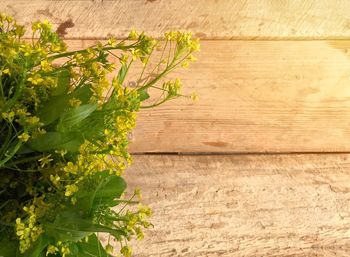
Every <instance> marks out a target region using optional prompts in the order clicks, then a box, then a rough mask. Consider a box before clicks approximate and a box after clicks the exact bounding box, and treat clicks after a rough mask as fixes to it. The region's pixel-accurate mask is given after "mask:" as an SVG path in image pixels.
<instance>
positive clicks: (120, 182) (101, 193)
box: [93, 175, 126, 205]
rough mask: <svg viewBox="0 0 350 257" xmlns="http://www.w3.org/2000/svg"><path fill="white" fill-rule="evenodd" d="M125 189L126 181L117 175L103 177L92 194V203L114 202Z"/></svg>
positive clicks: (108, 203)
mask: <svg viewBox="0 0 350 257" xmlns="http://www.w3.org/2000/svg"><path fill="white" fill-rule="evenodd" d="M125 189H126V182H125V181H124V179H122V178H121V177H119V176H115V175H111V176H108V177H106V178H105V179H103V180H102V181H101V182H100V184H99V185H98V186H97V188H96V190H95V192H94V195H93V205H98V204H107V205H110V204H112V203H114V201H113V200H114V199H115V198H119V197H120V196H121V195H122V193H123V192H124V190H125Z"/></svg>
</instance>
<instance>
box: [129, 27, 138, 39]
mask: <svg viewBox="0 0 350 257" xmlns="http://www.w3.org/2000/svg"><path fill="white" fill-rule="evenodd" d="M138 37H139V33H137V31H136V30H134V29H133V30H131V31H130V33H129V36H128V38H129V39H130V40H137V39H138Z"/></svg>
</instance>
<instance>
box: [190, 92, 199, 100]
mask: <svg viewBox="0 0 350 257" xmlns="http://www.w3.org/2000/svg"><path fill="white" fill-rule="evenodd" d="M190 98H191V99H192V100H193V101H197V100H198V95H197V93H195V92H193V93H192V94H191V96H190Z"/></svg>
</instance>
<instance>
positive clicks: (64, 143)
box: [27, 132, 84, 152]
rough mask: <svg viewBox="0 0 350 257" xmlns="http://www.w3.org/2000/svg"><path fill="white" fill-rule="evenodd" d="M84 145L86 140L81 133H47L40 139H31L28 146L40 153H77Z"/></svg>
mask: <svg viewBox="0 0 350 257" xmlns="http://www.w3.org/2000/svg"><path fill="white" fill-rule="evenodd" d="M83 143H84V138H83V136H82V135H81V133H79V132H67V133H63V132H47V133H45V134H43V135H41V136H40V137H38V138H35V139H30V140H29V141H28V143H27V144H28V146H29V147H30V148H31V149H33V150H35V151H39V152H46V151H50V150H60V149H66V150H67V151H69V152H77V151H78V150H79V147H80V146H81V145H82V144H83Z"/></svg>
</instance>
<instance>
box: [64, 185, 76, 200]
mask: <svg viewBox="0 0 350 257" xmlns="http://www.w3.org/2000/svg"><path fill="white" fill-rule="evenodd" d="M77 191H78V187H77V186H76V185H67V186H66V192H65V194H64V195H65V196H67V197H68V196H72V195H73V194H74V193H76V192H77Z"/></svg>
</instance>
